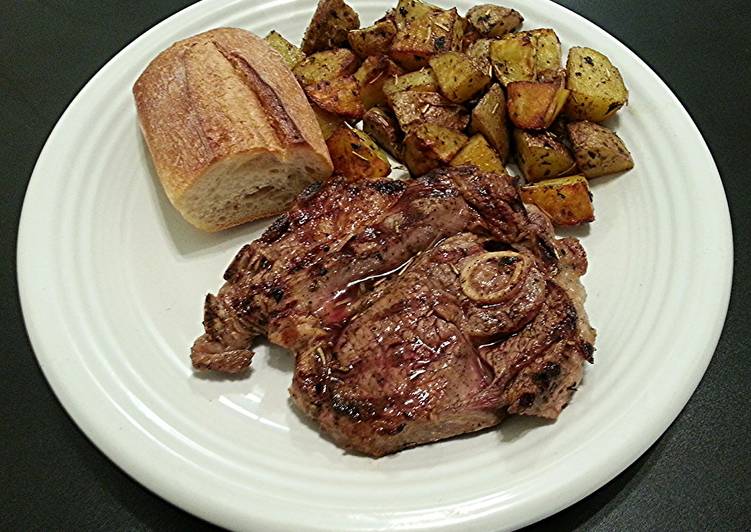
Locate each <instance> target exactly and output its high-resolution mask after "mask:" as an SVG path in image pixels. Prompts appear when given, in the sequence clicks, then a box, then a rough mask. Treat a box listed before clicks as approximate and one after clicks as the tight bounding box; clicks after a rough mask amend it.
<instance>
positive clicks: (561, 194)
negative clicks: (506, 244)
mask: <svg viewBox="0 0 751 532" xmlns="http://www.w3.org/2000/svg"><path fill="white" fill-rule="evenodd" d="M523 21H524V19H523V17H522V15H521V14H520V13H519V12H517V11H516V10H514V9H509V8H506V7H501V6H497V5H490V4H484V5H478V6H475V7H473V8H471V9H470V10H469V11H467V13H466V15H465V16H461V15H459V13H458V12H457V10H456V9H455V8H454V9H442V8H439V7H436V6H434V5H431V4H428V3H425V2H422V1H421V0H399V2H398V4H397V5H396V7H395V8H394V9H392V10H390V11H388V12H387V13H386V14H385V15H384V16H383V18H381V19H380V20H378V21H376V22H375V23H374V24H373V25H372V26H368V27H364V28H361V27H360V20H359V17H358V15H357V13H356V12H355V11H354V10H353V9H352V8H351V7H350V6H348V5H347V4H346V3H344V1H343V0H320V2H319V4H318V7H317V9H316V12H315V14H314V16H313V19H312V20H311V22H310V25H309V26H308V28H307V30H306V32H305V36H304V38H303V41H302V45H301V47H300V48H298V47H296V46H294V45H293V44H291V43H290V42H288V41H287V40H286V39H285V38H284V37H282V36H281V35H279V34H278V33H277V32H273V31H272V32H271V33H270V34H269V35H268V36H267V37H266V40H267V41H268V43H269V44H270V45H271V47H272V48H274V49H275V50H276V51H278V52H279V54H281V56H282V58H283V60H284V62H285V63H286V64H287V65H288V66H289V67H290V69H291V70H292V72H293V73H294V74H295V76H296V77H297V80H298V81H299V83H300V85H301V86H302V88H303V90H304V91H305V93H306V95H307V97H308V99H309V100H310V103H311V105H312V106H313V109H314V111H315V113H316V116H317V118H318V121H319V124H320V126H321V130H322V132H323V135H324V137H325V138H326V142H327V145H328V148H329V151H330V153H331V159H332V161H333V163H334V168H335V172H336V173H337V174H340V175H343V176H345V177H347V178H348V179H351V180H360V179H375V178H381V177H385V176H387V175H388V174H389V173H390V172H391V164H390V163H389V159H388V157H387V155H386V153H388V155H390V156H391V157H392V158H393V159H394V160H396V161H398V162H400V163H402V164H403V165H404V166H406V168H407V169H408V170H409V172H410V174H411V175H412V176H419V175H422V174H424V173H426V172H429V171H431V170H433V169H435V168H438V167H440V166H459V165H474V166H476V167H478V168H479V169H481V170H483V171H489V172H496V173H506V166H505V165H506V163H510V162H515V163H516V165H517V167H518V168H519V171H520V173H521V176H520V178H519V184H520V186H521V195H522V198H523V199H524V201H525V202H528V203H533V204H535V205H537V206H538V207H540V208H541V209H543V210H544V211H545V212H546V213H547V214H548V215H549V216H550V218H551V219H552V221H553V223H555V224H557V225H576V224H580V223H584V222H590V221H592V220H594V208H593V206H592V195H591V192H590V190H589V184H588V180H589V179H591V178H595V177H599V176H604V175H609V174H614V173H617V172H622V171H624V170H628V169H630V168H632V167H633V165H634V163H633V159H632V158H631V154H630V153H629V151H628V149H627V148H626V146H625V145H624V143H623V141H622V140H621V139H620V138H619V137H618V135H617V134H616V133H615V132H614V131H613V130H611V129H609V128H608V127H605V126H603V125H601V124H600V122H602V121H604V120H606V119H607V118H609V117H611V116H613V115H614V114H615V113H616V112H618V110H619V109H621V108H622V107H623V106H624V105H626V103H627V101H628V91H627V89H626V87H625V85H624V83H623V79H622V77H621V74H620V72H619V71H618V69H617V68H616V67H615V66H614V65H613V64H612V63H611V62H610V60H609V59H608V58H607V57H606V56H605V55H603V54H601V53H600V52H597V51H596V50H592V49H591V48H582V47H574V48H571V50H570V51H569V54H568V58H567V60H566V66H565V67H562V66H561V65H562V51H561V43H560V40H559V39H558V36H557V35H556V33H555V31H554V30H553V29H550V28H540V29H532V30H527V31H520V28H521V26H522V23H523ZM360 122H362V129H358V128H357V127H356V126H357V125H358V124H359V123H360ZM522 178H523V179H522Z"/></svg>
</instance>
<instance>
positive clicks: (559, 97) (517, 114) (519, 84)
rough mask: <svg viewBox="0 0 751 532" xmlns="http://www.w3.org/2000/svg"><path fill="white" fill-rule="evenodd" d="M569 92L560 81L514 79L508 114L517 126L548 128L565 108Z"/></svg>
mask: <svg viewBox="0 0 751 532" xmlns="http://www.w3.org/2000/svg"><path fill="white" fill-rule="evenodd" d="M568 92H569V91H568V90H567V89H564V88H563V86H561V85H560V84H558V83H539V82H536V81H514V82H512V83H509V86H508V103H507V105H508V116H509V118H510V119H511V122H513V123H514V125H515V126H516V127H519V128H522V129H546V128H547V127H549V126H550V124H552V123H553V120H555V119H556V117H557V116H558V113H560V112H561V109H563V104H564V103H566V98H567V97H568Z"/></svg>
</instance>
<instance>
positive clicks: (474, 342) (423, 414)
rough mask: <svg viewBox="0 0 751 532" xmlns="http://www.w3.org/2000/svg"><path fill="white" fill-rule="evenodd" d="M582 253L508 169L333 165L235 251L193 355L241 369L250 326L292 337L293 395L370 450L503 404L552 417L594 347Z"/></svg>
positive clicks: (483, 417)
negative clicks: (331, 173)
mask: <svg viewBox="0 0 751 532" xmlns="http://www.w3.org/2000/svg"><path fill="white" fill-rule="evenodd" d="M586 268H587V264H586V255H585V253H584V250H583V248H582V247H581V246H580V245H579V243H578V241H576V240H575V239H560V240H559V239H556V238H555V237H554V236H553V231H552V226H551V225H550V222H549V220H548V219H547V217H546V216H545V215H544V214H543V213H542V212H541V211H539V210H537V209H536V208H534V207H527V208H525V206H524V205H523V204H522V203H521V202H520V200H519V197H518V195H517V192H516V189H515V187H514V186H513V183H512V181H511V178H510V177H508V176H500V175H495V174H484V173H479V172H477V171H476V170H475V169H474V168H452V169H441V170H438V171H436V172H433V173H431V174H428V175H426V176H423V177H421V178H418V179H416V180H413V181H410V182H409V183H404V182H398V181H375V182H365V183H357V184H352V183H346V182H343V181H336V180H334V181H331V182H328V183H325V184H323V185H320V187H318V189H310V190H308V191H306V192H305V193H304V194H303V195H301V197H300V198H299V199H298V201H297V204H296V205H295V206H294V207H293V208H292V209H291V210H290V211H289V212H288V213H287V214H286V215H284V216H282V217H281V218H280V219H278V220H277V221H276V222H275V223H274V224H273V225H272V226H271V227H270V228H269V230H267V232H266V233H265V234H264V235H263V236H262V237H261V239H259V240H258V241H256V242H254V243H252V244H250V245H248V246H245V247H244V248H243V249H242V250H241V251H240V253H239V254H238V255H237V257H236V258H235V260H234V261H233V263H232V264H231V265H230V267H229V268H228V270H227V272H226V274H225V279H226V281H227V282H226V283H225V285H224V286H223V287H222V289H221V290H220V291H219V294H218V295H217V296H211V295H209V296H208V297H207V299H206V305H205V321H204V325H205V329H206V332H205V334H204V335H203V336H202V337H200V338H199V339H198V340H196V343H195V344H194V346H193V349H192V355H191V356H192V359H193V364H194V366H195V367H197V368H207V369H214V370H219V371H229V372H235V371H241V370H242V369H244V368H245V367H247V365H248V364H249V362H250V358H251V351H250V347H251V346H250V344H251V342H252V340H253V338H254V337H255V336H258V335H266V336H267V337H268V338H269V339H270V340H271V341H272V342H274V343H276V344H279V345H282V346H285V347H288V348H290V349H292V350H293V351H295V353H296V364H295V374H294V377H293V384H292V387H291V389H290V392H291V394H292V397H293V400H294V402H295V404H296V405H297V406H298V407H299V408H300V409H301V410H302V411H303V412H305V413H306V414H307V415H308V416H310V417H312V418H313V419H315V420H316V421H317V422H318V423H319V424H320V426H321V428H322V429H323V430H324V431H325V432H326V433H327V434H329V435H330V436H331V437H332V438H333V439H334V440H335V441H336V442H337V443H338V444H339V445H341V446H342V447H345V448H347V449H351V450H354V451H358V452H361V453H365V454H368V455H371V456H382V455H384V454H388V453H392V452H395V451H398V450H400V449H403V448H405V447H410V446H414V445H418V444H421V443H426V442H431V441H436V440H439V439H443V438H447V437H450V436H454V435H458V434H463V433H466V432H472V431H475V430H479V429H482V428H485V427H489V426H492V425H495V424H497V423H499V422H500V421H501V420H502V419H503V418H504V417H505V416H506V415H508V414H526V415H536V416H542V417H546V418H551V419H554V418H555V417H557V416H558V414H559V413H560V411H561V410H562V408H563V407H564V406H565V405H566V404H567V403H568V401H569V400H570V397H571V395H572V394H573V391H574V390H575V389H576V385H577V384H578V383H579V382H580V380H581V374H582V369H583V363H584V361H585V360H590V361H591V358H592V352H593V350H594V348H593V342H594V331H593V329H592V328H591V327H590V326H589V324H588V322H587V319H586V314H585V313H584V309H583V302H584V297H585V296H584V291H583V288H582V287H581V284H580V283H579V277H580V276H581V275H583V274H584V272H585V271H586Z"/></svg>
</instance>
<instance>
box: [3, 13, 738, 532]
mask: <svg viewBox="0 0 751 532" xmlns="http://www.w3.org/2000/svg"><path fill="white" fill-rule="evenodd" d="M190 3H191V2H189V1H185V0H159V1H158V2H151V1H146V0H133V1H130V2H122V3H120V2H98V1H97V2H95V1H93V0H85V1H82V0H78V1H72V0H25V1H23V2H20V1H8V0H3V1H1V2H0V13H2V15H0V18H1V19H2V21H3V22H2V31H0V94H1V95H2V103H1V104H0V134H2V142H0V160H1V161H2V163H3V167H4V168H6V171H5V175H4V177H3V179H2V180H1V182H0V186H2V198H3V202H2V210H1V211H0V212H1V214H0V220H1V222H0V233H1V234H2V242H3V243H4V245H5V250H6V251H5V253H4V254H3V255H2V259H0V260H2V264H3V267H2V269H0V272H1V273H0V279H1V280H2V295H3V297H2V300H1V301H0V305H2V306H1V307H0V309H1V312H2V315H3V316H5V317H6V318H8V323H7V324H6V325H5V326H4V327H3V332H2V340H3V341H2V345H3V346H4V347H3V350H2V351H3V354H4V361H5V365H4V367H3V375H4V378H5V381H4V382H3V384H2V386H0V390H1V391H0V394H2V400H1V401H0V411H1V412H2V418H1V419H2V423H1V425H0V437H1V440H0V441H2V445H0V471H2V483H3V489H2V491H1V492H0V507H2V513H1V514H0V529H4V530H40V529H63V530H68V529H72V530H88V529H117V530H124V529H128V530H161V529H175V530H178V529H179V530H185V529H188V528H189V529H201V528H208V525H206V524H205V523H203V522H202V521H199V520H197V519H195V518H194V517H192V516H190V515H188V514H187V513H185V512H183V511H181V510H179V509H177V508H175V507H174V506H172V505H170V504H169V503H167V502H164V501H163V500H161V499H160V498H159V497H157V496H156V495H153V494H152V493H150V492H148V491H147V490H146V489H144V488H142V487H141V486H140V485H139V484H137V483H136V482H134V481H133V480H131V479H130V477H128V476H127V475H126V474H125V473H123V472H122V471H121V470H120V469H118V468H117V467H116V466H115V465H114V464H112V463H111V462H110V461H109V460H108V459H107V458H106V457H105V456H104V455H103V454H101V453H100V452H99V451H98V450H97V449H96V448H95V447H94V446H93V445H92V444H91V443H90V442H89V441H88V439H86V437H85V436H84V435H83V434H82V433H81V432H80V430H79V429H78V428H77V427H76V425H75V424H74V423H73V422H72V421H71V419H70V418H69V417H68V416H67V414H66V413H65V411H64V410H63V409H62V407H61V406H60V404H59V403H58V402H57V400H56V399H55V397H54V395H53V394H52V391H51V390H50V388H49V386H48V385H47V383H46V381H45V379H44V377H43V376H42V373H41V371H40V369H39V367H38V365H37V363H36V359H35V358H34V355H33V353H32V350H31V347H30V345H29V343H28V340H27V337H26V332H25V329H24V325H23V320H22V317H21V310H20V307H19V303H18V295H17V285H16V258H15V243H16V233H17V230H18V218H19V215H20V212H21V205H22V202H23V196H24V191H25V189H26V184H27V182H28V180H29V177H30V175H31V171H32V169H33V166H34V162H35V160H36V157H37V155H38V154H39V151H40V150H41V148H42V146H43V144H44V142H45V140H46V138H47V135H48V134H49V132H50V131H51V130H52V128H53V126H54V125H55V122H56V121H57V119H58V118H59V116H60V115H61V113H62V112H63V110H64V109H65V107H66V106H67V104H68V103H69V102H70V100H71V99H72V98H73V97H74V96H75V95H76V93H77V92H78V90H79V89H80V88H81V87H82V86H83V85H84V84H85V83H86V81H87V80H88V79H89V78H90V77H91V76H92V75H93V74H94V73H95V72H96V71H97V70H98V69H99V68H100V67H101V66H102V65H103V64H104V63H105V62H106V61H107V60H108V59H109V58H110V57H111V56H113V55H114V54H115V53H116V52H118V51H119V50H120V49H121V48H122V47H124V46H125V45H126V44H127V43H129V42H130V41H131V40H133V39H134V38H135V37H137V36H138V35H139V34H140V33H142V32H143V31H145V30H147V29H148V28H149V27H151V26H153V25H154V24H155V23H156V22H158V21H159V20H161V19H163V18H165V17H167V16H168V15H170V14H172V13H173V12H175V11H178V10H179V9H181V8H182V7H184V6H185V5H187V4H190ZM499 3H502V2H499ZM561 3H562V4H564V5H566V6H567V7H570V8H571V9H573V10H574V11H577V12H578V13H580V14H582V15H584V16H585V17H587V18H589V19H590V20H592V21H593V22H595V23H596V24H598V25H600V26H601V27H603V28H604V29H606V30H607V31H609V32H610V33H611V34H613V35H614V36H615V37H617V38H618V39H620V40H621V41H622V42H623V43H625V44H626V45H628V46H629V47H630V48H631V49H632V50H634V51H635V52H636V53H637V54H638V55H640V56H641V57H642V58H643V59H644V60H645V61H646V62H647V63H649V64H650V65H651V66H652V67H653V68H654V69H655V70H656V71H657V73H658V74H659V75H660V76H661V77H662V78H663V79H664V80H665V81H666V82H667V84H668V85H669V86H670V87H671V88H672V89H673V91H674V92H675V93H676V94H677V95H678V98H680V100H681V101H682V102H683V104H684V105H685V106H686V108H687V109H688V111H689V112H690V113H691V115H692V117H693V118H694V120H695V121H696V123H697V125H698V126H699V129H700V130H701V131H702V133H703V135H704V137H705V138H706V140H707V143H708V144H709V147H710V149H711V150H712V153H713V154H714V157H715V160H716V161H717V166H718V167H719V169H720V173H721V175H722V179H723V183H724V185H725V190H726V193H727V196H728V201H729V203H730V211H731V216H732V222H733V229H734V244H735V275H734V284H733V295H732V299H731V302H730V310H729V312H728V318H727V322H726V324H725V328H724V331H723V334H722V338H721V339H720V343H719V346H718V347H717V352H716V353H715V356H714V359H713V360H712V363H711V364H710V366H709V370H708V371H707V373H706V375H705V376H704V379H703V380H702V382H701V384H700V386H699V388H698V389H697V391H696V393H695V394H694V396H693V397H692V398H691V400H690V401H689V403H688V405H687V406H686V408H685V409H684V411H683V412H682V414H681V415H680V416H679V417H678V419H677V420H676V421H675V423H673V425H672V426H671V427H670V428H669V429H668V431H667V432H666V433H665V434H664V435H663V436H662V437H661V438H660V439H659V440H658V441H657V443H655V445H654V446H653V447H652V448H651V449H650V450H649V451H648V452H647V453H646V454H644V456H642V457H641V458H640V459H639V460H637V461H636V463H634V464H633V465H632V466H631V467H629V468H628V469H627V470H626V471H625V472H624V473H622V474H621V475H620V476H618V477H617V478H616V479H615V480H613V481H612V482H610V483H609V484H607V485H606V486H604V487H603V488H602V489H600V490H598V491H597V492H595V493H594V494H592V495H590V496H589V497H587V498H586V499H584V500H583V501H581V502H579V503H578V504H576V505H574V506H572V507H571V508H569V509H567V510H564V511H563V512H561V513H559V514H557V515H555V516H553V517H551V518H549V519H547V520H545V521H543V522H542V523H540V524H538V525H536V526H535V527H532V528H533V529H537V528H540V529H543V528H544V529H547V528H551V529H556V530H559V529H563V530H571V529H581V530H703V529H712V530H749V529H751V489H749V486H748V482H749V481H751V444H750V443H749V434H751V431H749V427H751V408H749V406H751V402H750V401H749V400H748V390H749V387H748V383H750V382H751V360H749V356H750V355H751V349H749V347H750V346H751V342H750V341H749V340H748V339H747V336H746V334H748V331H747V329H748V326H749V325H751V302H750V301H749V298H748V296H746V294H748V293H749V292H751V267H750V266H749V263H751V251H750V250H751V248H750V247H749V240H750V238H749V235H751V192H749V190H750V188H751V181H749V179H750V177H751V176H750V175H749V170H748V166H747V164H748V161H746V160H745V159H744V156H749V153H750V152H751V133H750V132H751V125H749V122H750V121H749V119H748V118H746V117H745V115H743V113H744V112H745V111H747V110H748V106H749V103H748V102H749V100H748V99H749V95H751V67H749V65H751V36H750V35H751V34H749V32H748V27H747V24H746V23H747V22H748V21H749V15H748V10H747V7H746V3H745V2H741V1H740V0H729V1H724V2H699V1H696V0H690V1H686V0H664V1H662V2H654V1H647V0H634V1H631V2H602V1H597V0H567V1H562V2H561ZM659 177H660V176H654V178H655V179H659ZM706 282H707V283H709V284H710V286H711V283H712V279H707V280H706ZM686 289H687V290H690V289H691V287H686Z"/></svg>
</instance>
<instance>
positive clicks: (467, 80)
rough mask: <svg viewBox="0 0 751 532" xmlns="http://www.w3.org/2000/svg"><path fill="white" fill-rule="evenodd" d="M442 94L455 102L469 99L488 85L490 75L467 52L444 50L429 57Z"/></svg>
mask: <svg viewBox="0 0 751 532" xmlns="http://www.w3.org/2000/svg"><path fill="white" fill-rule="evenodd" d="M430 67H431V68H432V69H433V72H434V73H435V78H436V80H437V81H438V86H439V87H440V89H441V92H442V93H443V95H444V96H445V97H446V98H448V99H449V100H451V101H452V102H455V103H463V102H466V101H468V100H471V99H472V98H473V97H474V96H475V95H476V94H477V93H479V92H480V91H482V90H484V89H485V88H486V87H487V86H488V85H490V76H489V75H488V72H487V70H484V69H483V68H482V67H481V66H480V65H479V64H478V63H476V62H475V61H474V60H473V59H472V58H470V57H469V56H468V55H467V54H463V53H461V52H446V53H443V54H441V55H436V56H434V57H432V58H431V59H430Z"/></svg>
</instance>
